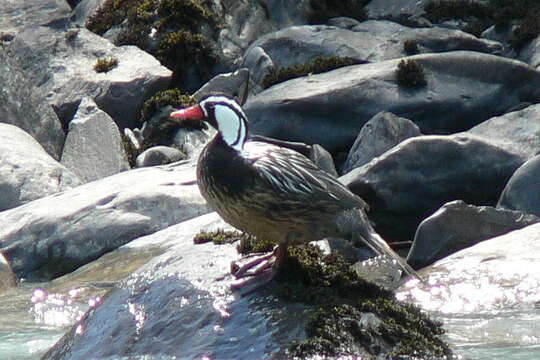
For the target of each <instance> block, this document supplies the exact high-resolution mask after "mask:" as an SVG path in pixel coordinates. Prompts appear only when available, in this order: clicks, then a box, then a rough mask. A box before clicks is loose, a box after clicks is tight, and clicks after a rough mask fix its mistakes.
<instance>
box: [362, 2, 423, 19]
mask: <svg viewBox="0 0 540 360" xmlns="http://www.w3.org/2000/svg"><path fill="white" fill-rule="evenodd" d="M428 1H429V0H420V1H419V0H399V1H394V0H372V1H370V2H369V4H367V5H366V6H365V9H366V10H367V12H368V14H369V17H370V18H383V17H388V16H390V17H400V16H403V15H413V16H420V15H422V14H424V6H425V5H426V3H428Z"/></svg>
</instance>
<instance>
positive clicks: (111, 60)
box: [94, 57, 118, 73]
mask: <svg viewBox="0 0 540 360" xmlns="http://www.w3.org/2000/svg"><path fill="white" fill-rule="evenodd" d="M117 66H118V59H117V58H115V57H108V58H99V59H97V61H96V63H95V65H94V70H95V71H96V72H98V73H102V72H108V71H111V70H112V69H114V68H115V67H117Z"/></svg>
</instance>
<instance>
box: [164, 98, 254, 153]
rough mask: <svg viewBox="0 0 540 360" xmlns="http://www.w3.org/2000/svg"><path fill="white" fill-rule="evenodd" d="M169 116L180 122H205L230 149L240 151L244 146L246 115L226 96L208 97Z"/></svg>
mask: <svg viewBox="0 0 540 360" xmlns="http://www.w3.org/2000/svg"><path fill="white" fill-rule="evenodd" d="M170 116H171V117H172V118H175V119H177V120H180V121H183V120H200V121H206V122H208V123H209V124H210V125H212V126H213V127H214V128H215V129H216V130H217V131H218V133H219V136H221V138H222V139H223V141H224V142H225V143H226V144H227V145H228V146H230V147H231V148H233V149H235V150H238V151H241V150H242V147H243V146H244V142H245V140H246V137H247V130H248V129H247V118H246V114H245V113H244V111H243V110H242V108H241V107H240V105H238V103H237V102H236V101H234V100H233V99H231V98H229V97H227V96H224V95H208V96H206V97H204V98H203V99H202V100H201V101H200V102H199V103H198V104H196V105H193V106H190V107H188V108H185V109H181V110H177V111H173V112H172V113H171V114H170Z"/></svg>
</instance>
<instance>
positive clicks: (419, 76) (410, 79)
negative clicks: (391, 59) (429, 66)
mask: <svg viewBox="0 0 540 360" xmlns="http://www.w3.org/2000/svg"><path fill="white" fill-rule="evenodd" d="M396 79H397V83H398V84H399V85H400V86H405V87H423V86H426V85H427V81H426V76H425V74H424V69H423V68H422V65H420V63H419V62H418V61H416V60H414V59H410V60H401V61H400V62H399V64H398V67H397V69H396Z"/></svg>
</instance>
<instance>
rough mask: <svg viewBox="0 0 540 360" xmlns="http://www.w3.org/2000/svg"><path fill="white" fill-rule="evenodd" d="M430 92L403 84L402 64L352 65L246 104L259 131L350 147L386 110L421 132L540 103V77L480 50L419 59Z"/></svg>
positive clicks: (453, 128)
mask: <svg viewBox="0 0 540 360" xmlns="http://www.w3.org/2000/svg"><path fill="white" fill-rule="evenodd" d="M405 60H409V61H410V60H414V61H416V63H417V64H418V65H420V67H421V68H423V71H424V73H425V79H426V81H427V85H426V86H425V87H408V86H399V85H398V83H397V80H396V69H397V67H398V64H399V62H400V61H401V60H399V59H398V60H388V61H383V62H380V63H374V64H362V65H353V66H347V67H343V68H340V69H336V70H333V71H329V72H326V73H322V74H317V75H311V76H305V77H302V78H297V79H293V80H289V81H286V82H284V83H280V84H277V85H275V86H272V87H270V88H269V89H267V90H265V91H262V92H261V93H259V94H257V95H256V96H254V97H252V98H251V99H250V100H248V102H247V104H246V106H245V110H246V113H247V115H248V117H249V119H250V121H251V124H252V126H251V129H252V131H253V132H254V133H256V134H260V135H265V136H270V137H276V138H281V139H284V140H292V141H302V142H305V143H308V144H312V143H317V144H320V145H322V146H323V147H324V148H326V149H328V150H329V151H331V152H336V151H343V150H344V149H348V147H350V146H351V145H352V143H353V142H354V139H355V137H356V134H358V133H359V132H360V129H361V128H362V126H363V125H364V124H365V123H366V122H367V121H368V120H369V119H370V118H372V117H373V116H374V115H376V114H377V113H379V112H381V111H389V112H392V113H394V114H396V115H398V116H401V117H405V118H407V119H410V120H412V121H413V122H414V123H416V124H417V125H418V126H419V127H420V130H421V131H422V133H425V134H433V133H437V134H447V133H453V132H458V131H464V130H468V129H470V128H471V127H473V126H475V125H477V124H479V123H481V122H483V121H485V120H487V119H489V118H491V117H493V116H497V115H501V114H503V113H505V112H506V111H508V110H509V109H511V108H513V107H515V106H517V105H519V104H521V103H522V102H525V101H528V102H540V87H539V86H537V84H540V72H538V71H536V70H535V69H533V68H531V67H530V66H528V65H526V64H523V63H521V62H518V61H515V60H508V59H505V58H502V57H498V56H493V55H486V54H481V53H477V52H467V51H454V52H448V53H442V54H426V55H416V56H412V57H409V58H405Z"/></svg>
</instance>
